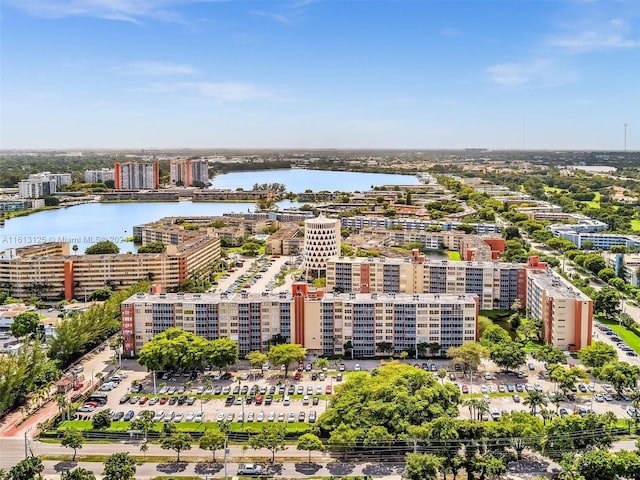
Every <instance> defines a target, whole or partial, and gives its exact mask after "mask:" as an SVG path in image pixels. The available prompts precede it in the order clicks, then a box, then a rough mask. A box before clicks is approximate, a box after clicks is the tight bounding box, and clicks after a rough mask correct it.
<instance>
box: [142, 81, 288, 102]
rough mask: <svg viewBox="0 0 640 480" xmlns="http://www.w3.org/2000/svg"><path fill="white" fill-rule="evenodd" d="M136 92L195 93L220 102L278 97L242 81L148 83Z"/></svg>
mask: <svg viewBox="0 0 640 480" xmlns="http://www.w3.org/2000/svg"><path fill="white" fill-rule="evenodd" d="M136 91H138V92H145V93H160V94H169V93H177V92H187V93H196V94H198V95H200V96H202V97H205V98H208V99H211V100H216V101H221V102H242V101H247V100H258V99H269V100H273V99H276V98H278V97H277V96H276V95H275V94H274V92H272V91H269V90H267V89H264V88H262V87H260V86H258V85H254V84H251V83H242V82H177V83H157V82H156V83H150V84H147V85H145V86H143V87H140V88H137V89H136Z"/></svg>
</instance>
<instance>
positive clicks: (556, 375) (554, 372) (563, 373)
mask: <svg viewBox="0 0 640 480" xmlns="http://www.w3.org/2000/svg"><path fill="white" fill-rule="evenodd" d="M587 378H588V376H587V372H585V371H584V370H582V369H581V368H579V367H573V368H566V367H563V366H562V365H559V364H554V365H549V379H550V380H551V381H552V382H556V383H557V384H558V387H560V389H561V390H562V391H563V393H564V394H565V395H566V394H567V392H568V391H569V390H571V389H572V388H574V387H575V384H576V382H577V381H578V380H579V379H580V380H585V379H587Z"/></svg>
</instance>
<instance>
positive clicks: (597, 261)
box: [583, 253, 607, 275]
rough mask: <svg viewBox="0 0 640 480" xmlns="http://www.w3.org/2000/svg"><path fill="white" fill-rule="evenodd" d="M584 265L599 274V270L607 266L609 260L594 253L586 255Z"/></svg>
mask: <svg viewBox="0 0 640 480" xmlns="http://www.w3.org/2000/svg"><path fill="white" fill-rule="evenodd" d="M583 266H584V268H586V269H587V270H589V271H590V272H591V273H593V274H594V275H597V274H598V272H600V271H601V270H604V269H605V268H607V262H605V260H604V258H602V257H601V256H600V255H598V254H597V253H592V254H590V255H587V256H586V258H585V259H584V263H583Z"/></svg>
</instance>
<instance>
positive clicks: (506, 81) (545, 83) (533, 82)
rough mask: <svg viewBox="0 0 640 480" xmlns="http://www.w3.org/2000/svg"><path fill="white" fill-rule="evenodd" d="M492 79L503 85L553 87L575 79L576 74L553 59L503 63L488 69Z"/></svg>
mask: <svg viewBox="0 0 640 480" xmlns="http://www.w3.org/2000/svg"><path fill="white" fill-rule="evenodd" d="M487 73H488V74H489V77H490V78H491V81H492V82H494V83H496V84H498V85H503V86H512V87H513V86H534V87H551V86H558V85H564V84H566V83H570V82H571V81H573V80H575V77H576V76H575V74H573V73H571V72H569V71H567V70H565V69H564V68H562V67H561V66H559V65H558V64H557V63H556V62H555V61H553V60H551V59H535V60H532V61H530V62H523V63H501V64H498V65H493V66H491V67H489V68H488V69H487Z"/></svg>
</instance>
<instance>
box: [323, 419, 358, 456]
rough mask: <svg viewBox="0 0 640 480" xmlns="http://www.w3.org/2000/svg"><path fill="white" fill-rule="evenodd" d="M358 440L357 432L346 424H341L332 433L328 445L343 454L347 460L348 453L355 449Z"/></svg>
mask: <svg viewBox="0 0 640 480" xmlns="http://www.w3.org/2000/svg"><path fill="white" fill-rule="evenodd" d="M357 439H358V435H357V433H356V431H355V430H354V429H352V428H351V427H349V426H347V425H345V424H344V423H341V424H340V425H338V427H337V428H336V429H334V430H333V431H332V432H331V434H330V435H329V440H328V441H327V443H328V444H329V446H330V447H331V449H332V450H334V451H337V452H343V453H344V458H345V459H346V456H347V452H348V451H350V450H353V449H354V448H355V446H356V440H357Z"/></svg>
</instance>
